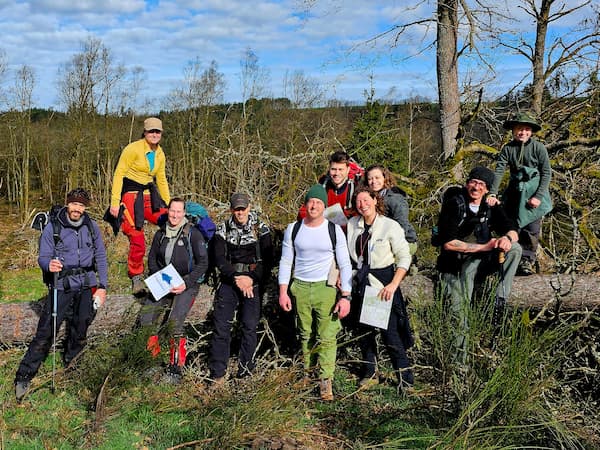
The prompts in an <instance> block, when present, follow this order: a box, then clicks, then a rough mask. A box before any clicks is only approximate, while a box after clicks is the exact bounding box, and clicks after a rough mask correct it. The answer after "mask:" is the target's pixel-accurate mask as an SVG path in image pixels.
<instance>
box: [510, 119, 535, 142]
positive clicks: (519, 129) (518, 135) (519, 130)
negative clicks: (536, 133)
mask: <svg viewBox="0 0 600 450" xmlns="http://www.w3.org/2000/svg"><path fill="white" fill-rule="evenodd" d="M532 133H533V131H532V129H531V127H530V126H529V125H526V124H524V123H518V124H516V125H515V126H514V127H513V138H514V139H515V141H518V142H527V141H528V140H529V138H531V135H532Z"/></svg>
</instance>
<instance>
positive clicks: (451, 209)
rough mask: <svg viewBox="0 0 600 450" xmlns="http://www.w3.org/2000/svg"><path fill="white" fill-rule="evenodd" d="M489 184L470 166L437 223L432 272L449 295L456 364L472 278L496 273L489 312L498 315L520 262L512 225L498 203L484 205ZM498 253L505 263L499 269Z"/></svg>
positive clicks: (490, 178) (485, 173) (488, 175)
mask: <svg viewBox="0 0 600 450" xmlns="http://www.w3.org/2000/svg"><path fill="white" fill-rule="evenodd" d="M493 182H494V173H493V172H492V171H491V170H489V169H487V168H486V167H475V168H474V169H473V170H471V172H470V173H469V176H468V178H467V183H466V185H465V186H464V187H463V188H462V190H461V191H460V192H459V193H457V194H456V195H453V196H450V197H445V198H444V201H443V203H442V209H441V212H440V216H439V219H438V231H439V238H440V242H439V243H440V245H441V251H440V255H439V256H438V261H437V269H438V271H439V272H440V287H441V289H442V294H443V295H444V296H447V297H450V300H451V310H452V314H453V317H454V319H455V320H456V321H457V322H458V323H457V333H458V335H457V340H456V346H457V353H458V356H459V359H460V361H461V362H464V360H465V358H466V353H465V352H466V336H467V330H468V316H469V314H468V311H469V308H470V306H471V298H472V296H473V288H474V282H475V277H476V276H477V275H478V274H479V273H492V272H495V271H497V270H500V273H501V275H502V276H501V283H500V285H501V286H499V288H498V290H497V293H496V301H495V306H496V311H495V312H496V313H497V314H498V315H501V314H502V311H503V308H504V305H505V303H506V300H507V299H508V297H509V295H510V290H511V287H512V280H513V277H514V275H515V272H516V270H517V266H518V264H519V260H520V258H521V246H520V245H519V244H518V242H517V240H518V238H519V236H518V234H517V224H516V223H515V222H514V221H513V220H512V219H510V218H508V217H507V215H506V213H505V211H504V209H503V208H502V207H501V205H499V204H498V205H495V206H489V205H488V204H487V202H486V201H485V198H486V196H487V194H488V192H489V190H490V188H491V186H492V183H493ZM494 236H499V237H494ZM500 252H502V253H503V254H505V255H506V256H505V258H506V259H505V260H504V262H503V263H502V264H500V267H499V262H498V261H499V253H500Z"/></svg>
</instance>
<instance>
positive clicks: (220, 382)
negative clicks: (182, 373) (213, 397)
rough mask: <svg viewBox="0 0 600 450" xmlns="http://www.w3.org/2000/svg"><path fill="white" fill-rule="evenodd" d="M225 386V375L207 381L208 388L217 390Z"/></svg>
mask: <svg viewBox="0 0 600 450" xmlns="http://www.w3.org/2000/svg"><path fill="white" fill-rule="evenodd" d="M224 386H225V376H222V377H217V378H214V379H212V380H210V381H209V385H208V390H209V391H211V392H212V391H218V390H220V389H222V388H223V387H224Z"/></svg>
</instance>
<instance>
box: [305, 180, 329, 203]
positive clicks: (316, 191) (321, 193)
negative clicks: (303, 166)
mask: <svg viewBox="0 0 600 450" xmlns="http://www.w3.org/2000/svg"><path fill="white" fill-rule="evenodd" d="M311 198H318V199H319V200H321V201H322V202H323V204H324V205H325V206H327V192H326V191H325V188H324V187H323V186H321V185H320V184H313V185H312V186H311V187H310V189H309V190H308V192H307V193H306V196H305V197H304V204H306V203H307V202H308V201H309V200H310V199H311Z"/></svg>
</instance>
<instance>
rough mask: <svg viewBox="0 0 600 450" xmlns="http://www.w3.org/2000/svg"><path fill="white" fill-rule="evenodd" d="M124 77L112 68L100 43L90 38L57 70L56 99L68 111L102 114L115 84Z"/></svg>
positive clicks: (118, 67)
mask: <svg viewBox="0 0 600 450" xmlns="http://www.w3.org/2000/svg"><path fill="white" fill-rule="evenodd" d="M124 76H125V69H124V67H123V66H122V65H115V63H114V61H113V58H112V55H111V53H110V51H109V49H108V48H106V47H105V46H104V44H103V43H102V41H101V40H100V39H97V38H93V37H90V38H88V39H87V40H86V41H85V42H83V43H82V51H81V52H80V53H77V54H76V55H74V56H73V57H72V58H71V60H70V61H68V62H67V63H65V64H64V65H63V66H62V67H61V68H60V69H59V80H58V89H59V92H58V94H59V98H60V100H61V102H62V103H63V105H64V106H65V107H66V108H67V110H68V111H71V112H78V113H98V112H100V105H103V106H104V111H103V112H104V114H107V113H108V111H109V110H110V109H111V100H112V95H113V93H114V92H113V91H114V88H115V86H116V84H117V83H118V82H119V81H120V80H122V79H123V77H124Z"/></svg>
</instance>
